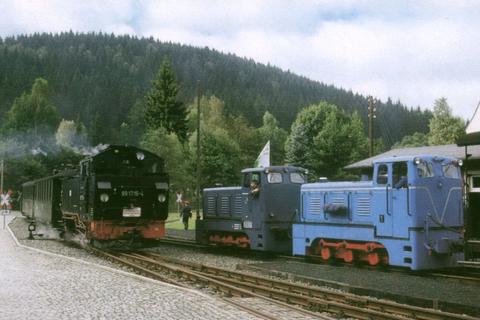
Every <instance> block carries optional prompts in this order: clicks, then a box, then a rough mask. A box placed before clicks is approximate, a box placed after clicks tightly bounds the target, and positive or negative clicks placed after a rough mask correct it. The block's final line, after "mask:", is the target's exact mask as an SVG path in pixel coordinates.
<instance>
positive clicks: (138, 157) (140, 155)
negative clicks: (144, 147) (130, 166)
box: [137, 152, 145, 161]
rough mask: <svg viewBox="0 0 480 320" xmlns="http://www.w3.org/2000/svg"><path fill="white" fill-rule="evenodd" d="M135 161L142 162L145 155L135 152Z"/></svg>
mask: <svg viewBox="0 0 480 320" xmlns="http://www.w3.org/2000/svg"><path fill="white" fill-rule="evenodd" d="M137 159H138V160H140V161H142V160H143V159H145V154H144V153H143V152H137Z"/></svg>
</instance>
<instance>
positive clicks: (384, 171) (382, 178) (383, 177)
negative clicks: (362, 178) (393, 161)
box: [377, 164, 388, 184]
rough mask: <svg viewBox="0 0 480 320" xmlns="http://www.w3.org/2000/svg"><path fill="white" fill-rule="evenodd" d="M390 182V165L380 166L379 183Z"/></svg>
mask: <svg viewBox="0 0 480 320" xmlns="http://www.w3.org/2000/svg"><path fill="white" fill-rule="evenodd" d="M387 182H388V167H387V165H386V164H381V165H379V166H378V174H377V184H387Z"/></svg>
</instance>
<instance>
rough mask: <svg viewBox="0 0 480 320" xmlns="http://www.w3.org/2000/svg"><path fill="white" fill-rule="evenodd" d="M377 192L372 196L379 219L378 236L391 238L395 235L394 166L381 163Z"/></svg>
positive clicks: (377, 169)
mask: <svg viewBox="0 0 480 320" xmlns="http://www.w3.org/2000/svg"><path fill="white" fill-rule="evenodd" d="M374 178H375V179H376V181H375V190H374V192H373V196H372V202H373V206H372V210H373V211H374V212H373V213H374V215H375V216H376V217H377V221H376V223H375V225H376V235H377V236H379V237H391V236H392V235H393V218H392V209H393V203H392V200H393V194H392V164H391V163H379V164H378V165H377V166H376V174H375V175H374Z"/></svg>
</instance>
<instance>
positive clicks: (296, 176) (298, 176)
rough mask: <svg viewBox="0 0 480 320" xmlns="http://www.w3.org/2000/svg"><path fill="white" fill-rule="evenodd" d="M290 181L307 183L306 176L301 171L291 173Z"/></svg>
mask: <svg viewBox="0 0 480 320" xmlns="http://www.w3.org/2000/svg"><path fill="white" fill-rule="evenodd" d="M290 182H291V183H305V182H306V181H305V176H304V175H303V174H302V173H300V172H292V173H290Z"/></svg>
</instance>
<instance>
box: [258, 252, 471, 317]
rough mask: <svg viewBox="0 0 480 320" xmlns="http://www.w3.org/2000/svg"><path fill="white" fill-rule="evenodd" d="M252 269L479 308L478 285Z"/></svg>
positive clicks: (327, 269)
mask: <svg viewBox="0 0 480 320" xmlns="http://www.w3.org/2000/svg"><path fill="white" fill-rule="evenodd" d="M255 267H259V268H263V269H267V270H273V271H277V272H282V273H286V274H293V275H300V276H305V277H308V278H313V279H325V280H327V281H333V282H338V283H341V284H342V283H343V284H345V287H348V286H353V287H361V288H366V289H369V290H373V291H378V292H387V293H388V294H396V295H403V296H407V297H411V298H413V299H415V298H417V299H429V300H438V301H445V302H449V303H453V304H460V305H467V306H472V307H475V308H479V307H480V295H479V292H480V285H479V284H478V283H466V282H459V281H457V280H449V279H438V278H427V277H422V276H415V275H412V274H405V273H402V272H387V271H377V270H371V269H370V270H367V269H361V268H356V267H345V266H343V267H342V266H330V265H320V264H311V263H301V262H290V261H289V262H283V263H278V262H266V263H261V264H256V265H255Z"/></svg>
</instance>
